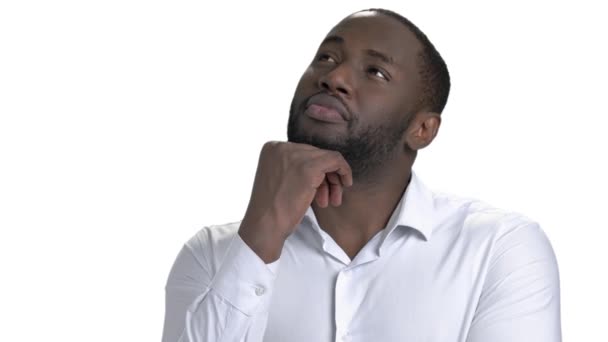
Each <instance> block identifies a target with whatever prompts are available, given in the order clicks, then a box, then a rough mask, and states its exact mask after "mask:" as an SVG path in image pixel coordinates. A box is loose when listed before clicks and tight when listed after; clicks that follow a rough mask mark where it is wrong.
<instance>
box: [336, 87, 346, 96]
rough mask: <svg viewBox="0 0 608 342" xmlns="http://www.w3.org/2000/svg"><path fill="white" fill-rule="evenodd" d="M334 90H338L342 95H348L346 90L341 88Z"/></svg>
mask: <svg viewBox="0 0 608 342" xmlns="http://www.w3.org/2000/svg"><path fill="white" fill-rule="evenodd" d="M336 90H338V91H339V92H341V93H342V94H345V95H348V91H347V90H346V89H344V88H342V87H338V88H337V89H336Z"/></svg>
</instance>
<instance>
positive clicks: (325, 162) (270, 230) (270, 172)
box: [239, 141, 353, 263]
mask: <svg viewBox="0 0 608 342" xmlns="http://www.w3.org/2000/svg"><path fill="white" fill-rule="evenodd" d="M352 184H353V177H352V171H351V169H350V166H349V165H348V163H347V162H346V160H344V157H342V155H341V154H340V153H339V152H336V151H329V150H323V149H320V148H317V147H314V146H311V145H307V144H297V143H290V142H278V141H271V142H267V143H266V144H264V147H263V148H262V151H261V152H260V159H259V161H258V168H257V171H256V175H255V180H254V184H253V189H252V191H251V198H250V200H249V206H248V207H247V211H246V213H245V216H244V217H243V221H242V222H241V226H240V228H239V235H240V236H241V238H242V239H243V241H245V243H247V245H248V246H249V247H251V249H252V250H253V251H254V252H256V254H258V256H260V258H261V259H262V260H264V262H266V263H270V262H273V261H275V260H277V259H278V258H279V256H280V255H281V250H282V249H283V244H284V242H285V240H286V239H287V237H288V236H289V235H290V234H291V233H293V231H294V230H295V227H296V226H297V224H298V223H299V222H300V221H301V220H302V217H304V214H305V213H306V210H307V209H308V207H309V206H310V205H311V203H312V201H313V200H315V201H316V202H317V204H318V205H319V206H320V207H327V206H328V205H329V204H331V205H333V206H339V205H340V204H341V203H342V189H343V187H345V186H351V185H352Z"/></svg>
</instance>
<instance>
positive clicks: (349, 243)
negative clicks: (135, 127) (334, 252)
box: [312, 160, 413, 258]
mask: <svg viewBox="0 0 608 342" xmlns="http://www.w3.org/2000/svg"><path fill="white" fill-rule="evenodd" d="M412 163H413V161H412V162H410V161H409V160H405V161H404V160H401V161H396V162H394V163H389V164H391V165H384V166H383V167H382V170H386V171H385V172H376V174H375V175H374V176H373V177H370V179H369V180H368V181H367V182H366V181H361V180H359V181H357V180H355V181H354V182H353V186H351V187H350V188H344V191H343V195H342V204H341V205H340V206H338V207H332V206H331V205H329V206H328V207H326V208H321V207H319V206H318V205H317V204H316V203H314V202H313V204H312V208H313V211H314V213H315V216H316V218H317V221H318V222H319V225H320V227H321V228H322V229H323V230H324V231H326V232H327V233H328V234H329V235H330V236H331V237H332V238H333V239H334V240H335V241H336V242H337V243H338V244H339V245H340V246H341V247H342V248H343V249H344V250H345V251H346V252H347V254H349V255H350V256H351V258H352V257H353V255H351V254H356V252H358V250H359V249H360V248H361V247H363V246H364V245H365V243H367V241H369V240H370V239H371V238H372V237H373V236H374V235H376V233H378V232H379V231H380V230H382V229H383V228H384V227H385V226H386V224H387V223H388V220H389V219H390V217H391V215H392V213H393V211H394V210H395V207H396V206H397V204H398V203H399V200H400V199H401V197H402V196H403V193H404V191H405V189H406V187H407V185H408V182H409V180H410V176H411V167H412ZM347 249H348V250H350V251H351V253H349V252H348V251H347Z"/></svg>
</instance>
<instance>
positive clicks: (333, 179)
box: [327, 172, 342, 207]
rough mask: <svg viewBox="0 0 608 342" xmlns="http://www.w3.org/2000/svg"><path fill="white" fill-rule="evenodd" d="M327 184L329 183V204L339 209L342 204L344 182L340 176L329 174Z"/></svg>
mask: <svg viewBox="0 0 608 342" xmlns="http://www.w3.org/2000/svg"><path fill="white" fill-rule="evenodd" d="M327 182H328V183H329V203H331V205H332V206H334V207H337V206H339V205H341V204H342V182H341V181H340V176H338V174H336V173H334V172H332V173H328V174H327Z"/></svg>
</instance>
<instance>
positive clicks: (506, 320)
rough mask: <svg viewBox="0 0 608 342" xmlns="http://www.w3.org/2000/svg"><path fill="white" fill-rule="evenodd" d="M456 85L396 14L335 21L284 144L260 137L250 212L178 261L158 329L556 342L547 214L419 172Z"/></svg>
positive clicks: (206, 236) (321, 337)
mask: <svg viewBox="0 0 608 342" xmlns="http://www.w3.org/2000/svg"><path fill="white" fill-rule="evenodd" d="M449 86H450V81H449V75H448V71H447V68H446V66H445V63H444V62H443V59H442V58H441V56H440V55H439V53H438V52H437V51H436V50H435V48H434V47H433V45H432V44H431V43H430V42H429V40H428V39H427V37H426V36H425V35H424V34H423V33H422V32H421V31H420V30H419V29H418V28H417V27H416V26H414V25H413V24H412V23H411V22H409V21H408V20H407V19H405V18H403V17H401V16H400V15H398V14H396V13H394V12H390V11H387V10H381V9H372V10H365V11H361V12H357V13H355V14H352V15H350V16H348V17H347V18H345V19H344V20H343V21H341V22H340V23H338V25H336V26H335V27H334V28H333V29H332V30H331V31H330V32H329V34H328V35H327V36H326V38H325V39H324V40H323V42H322V43H321V45H320V47H319V50H318V52H317V54H316V55H315V57H314V59H313V61H312V62H311V64H310V66H309V67H308V69H307V70H306V71H305V73H304V75H303V76H302V78H301V80H300V82H299V84H298V86H297V88H296V91H295V95H294V98H293V101H292V105H291V110H290V116H289V122H288V139H289V142H269V143H267V144H265V145H264V147H263V148H262V151H261V153H260V159H259V163H258V169H257V173H256V177H255V181H254V184H253V190H252V193H251V198H250V202H249V206H248V208H247V211H246V213H245V215H244V217H243V220H242V221H240V222H235V223H230V224H224V225H218V226H211V227H205V228H203V229H202V230H200V231H199V232H198V233H197V234H196V235H195V236H194V237H193V238H192V239H190V240H189V241H188V242H187V243H186V244H185V246H184V248H183V249H182V251H181V252H180V254H179V256H178V257H177V260H176V261H175V264H174V266H173V268H172V270H171V273H170V275H169V279H168V282H167V287H166V291H167V303H166V305H167V306H166V319H165V329H164V334H163V341H164V342H170V341H171V342H172V341H199V342H202V341H222V342H236V341H247V342H261V341H266V342H283V341H289V342H304V341H306V342H312V341H315V342H322V341H361V342H362V341H383V342H388V341H437V342H439V341H461V342H465V341H467V342H487V341H492V342H501V341H505V342H506V341H519V342H522V341H530V342H532V341H534V342H538V341H547V342H549V341H552V342H553V341H560V340H561V332H560V312H559V310H560V303H559V278H558V270H557V263H556V260H555V256H554V254H553V251H552V248H551V246H550V243H549V241H548V240H547V238H546V237H545V235H544V233H543V231H542V230H541V229H540V228H539V226H538V225H537V224H536V223H535V222H532V221H530V220H529V219H527V218H525V217H523V216H521V215H518V214H515V213H509V212H505V211H502V210H498V209H495V208H492V207H490V206H488V205H485V204H483V203H481V202H479V201H473V200H465V199H460V198H457V197H454V196H448V195H440V194H436V193H433V192H432V191H431V190H429V189H427V188H426V187H425V186H424V185H423V183H422V182H421V180H420V179H419V178H418V177H417V175H416V174H415V173H413V172H412V165H413V163H414V160H415V157H416V153H417V151H418V150H419V149H422V148H424V147H426V146H427V145H429V144H430V143H431V142H432V141H433V139H434V138H435V136H436V134H437V131H438V129H439V125H440V122H441V115H440V114H441V112H442V110H443V108H444V106H445V104H446V102H447V96H448V92H449Z"/></svg>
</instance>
